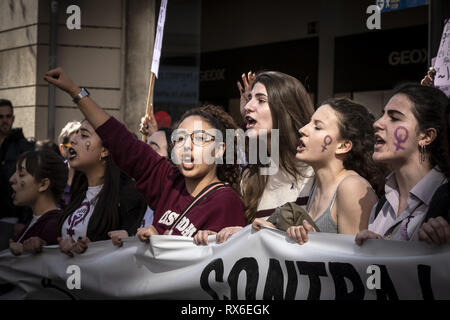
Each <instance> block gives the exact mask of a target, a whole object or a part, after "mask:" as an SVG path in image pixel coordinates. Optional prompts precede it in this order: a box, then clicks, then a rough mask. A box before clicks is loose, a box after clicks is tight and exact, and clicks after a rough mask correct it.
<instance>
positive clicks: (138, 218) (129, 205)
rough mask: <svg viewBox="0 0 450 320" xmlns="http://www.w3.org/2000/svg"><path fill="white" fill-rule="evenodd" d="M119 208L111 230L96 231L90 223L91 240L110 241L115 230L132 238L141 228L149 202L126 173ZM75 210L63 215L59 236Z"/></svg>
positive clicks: (60, 221)
mask: <svg viewBox="0 0 450 320" xmlns="http://www.w3.org/2000/svg"><path fill="white" fill-rule="evenodd" d="M83 198H84V197H83ZM75 201H77V200H75ZM80 205H81V202H80ZM117 207H118V218H119V219H118V223H117V225H116V226H111V227H110V228H109V230H102V231H99V230H95V228H94V227H93V225H92V224H91V223H90V221H89V223H88V227H87V234H86V236H87V237H88V238H89V240H91V241H101V240H108V239H110V238H109V236H108V232H109V231H113V230H126V231H127V232H128V234H129V235H130V236H133V235H135V234H136V232H137V229H138V228H139V227H140V225H141V222H142V219H143V218H144V215H145V212H146V211H147V202H146V201H145V199H144V197H143V196H142V195H141V194H140V193H139V192H138V191H137V189H136V187H135V182H134V181H133V180H132V179H131V178H130V177H128V176H127V175H126V174H125V173H121V174H120V193H119V203H118V204H117ZM68 210H70V211H68ZM75 210H76V209H75ZM75 210H73V211H72V210H71V209H67V210H66V211H64V213H63V214H62V215H61V218H60V220H59V222H58V228H57V229H58V234H59V235H60V236H61V226H62V225H63V223H64V221H65V220H66V219H67V218H68V217H69V216H70V215H71V214H73V212H74V211H75Z"/></svg>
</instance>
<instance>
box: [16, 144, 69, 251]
mask: <svg viewBox="0 0 450 320" xmlns="http://www.w3.org/2000/svg"><path fill="white" fill-rule="evenodd" d="M67 171H68V170H67V167H66V165H65V164H64V161H63V159H62V157H61V156H59V155H57V154H56V153H55V152H53V151H50V150H45V149H44V150H40V151H27V152H25V153H23V154H22V155H20V156H19V158H18V159H17V166H16V172H15V173H14V174H13V175H12V177H11V179H10V183H11V187H12V189H13V190H14V193H13V195H12V199H13V203H14V204H15V205H21V206H28V207H30V208H31V209H32V211H33V218H32V220H31V221H30V222H29V223H28V224H27V225H26V226H25V228H23V230H22V231H21V232H20V233H19V234H18V235H17V237H16V238H15V239H14V240H13V241H12V240H11V241H10V243H9V248H10V250H11V252H12V253H13V254H14V255H19V254H21V253H22V252H31V253H35V252H40V251H41V250H42V246H45V245H54V244H57V243H58V242H57V236H58V229H57V223H58V219H59V217H60V215H61V209H60V208H59V207H60V206H61V202H62V201H63V200H62V197H61V196H62V194H63V191H64V187H65V185H66V181H67Z"/></svg>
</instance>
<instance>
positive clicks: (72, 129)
mask: <svg viewBox="0 0 450 320" xmlns="http://www.w3.org/2000/svg"><path fill="white" fill-rule="evenodd" d="M80 127H81V123H80V122H79V121H76V120H75V121H70V122H68V123H67V124H66V125H65V126H64V128H62V130H61V132H60V134H59V137H58V142H59V152H60V153H61V155H62V156H63V157H64V159H66V161H65V162H66V163H67V167H68V168H69V176H68V178H67V185H66V188H65V189H64V200H65V203H66V205H67V204H68V203H69V201H70V186H71V185H72V180H73V176H74V174H75V169H74V168H72V167H71V166H70V163H69V161H68V159H69V152H68V150H69V148H70V147H71V144H70V139H71V137H72V136H73V135H74V134H75V133H76V132H77V130H78V129H80Z"/></svg>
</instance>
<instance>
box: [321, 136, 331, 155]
mask: <svg viewBox="0 0 450 320" xmlns="http://www.w3.org/2000/svg"><path fill="white" fill-rule="evenodd" d="M332 142H333V139H332V138H331V136H329V135H326V136H325V138H323V145H322V152H324V151H325V150H327V146H329V145H330V144H331V143H332Z"/></svg>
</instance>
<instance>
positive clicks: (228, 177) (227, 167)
mask: <svg viewBox="0 0 450 320" xmlns="http://www.w3.org/2000/svg"><path fill="white" fill-rule="evenodd" d="M191 116H199V117H202V118H203V119H205V121H207V122H208V123H209V124H210V125H211V126H212V127H214V128H215V129H217V130H219V131H220V132H221V133H222V137H224V138H225V137H226V130H229V129H233V130H237V129H239V127H238V125H237V124H236V122H235V121H234V120H233V118H232V117H231V116H230V115H229V114H228V113H226V112H225V111H224V110H223V109H222V108H221V107H219V106H215V105H212V104H207V105H204V106H201V107H198V108H195V109H191V110H188V111H186V112H185V113H184V114H183V115H182V117H181V119H180V121H179V123H181V122H182V121H183V120H184V119H186V118H187V117H191ZM229 142H230V141H229V140H228V139H226V141H225V143H226V149H233V152H234V155H233V163H231V164H229V163H227V161H226V152H225V153H224V154H223V156H222V161H223V162H222V164H219V165H217V171H216V174H217V178H218V179H219V180H220V181H224V182H228V183H229V184H230V185H231V187H232V188H233V189H234V190H235V191H236V192H237V193H238V194H239V196H240V195H241V191H240V181H241V167H240V165H239V164H238V161H237V159H238V148H237V137H236V135H235V136H234V139H233V144H234V145H233V146H231V145H229Z"/></svg>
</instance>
